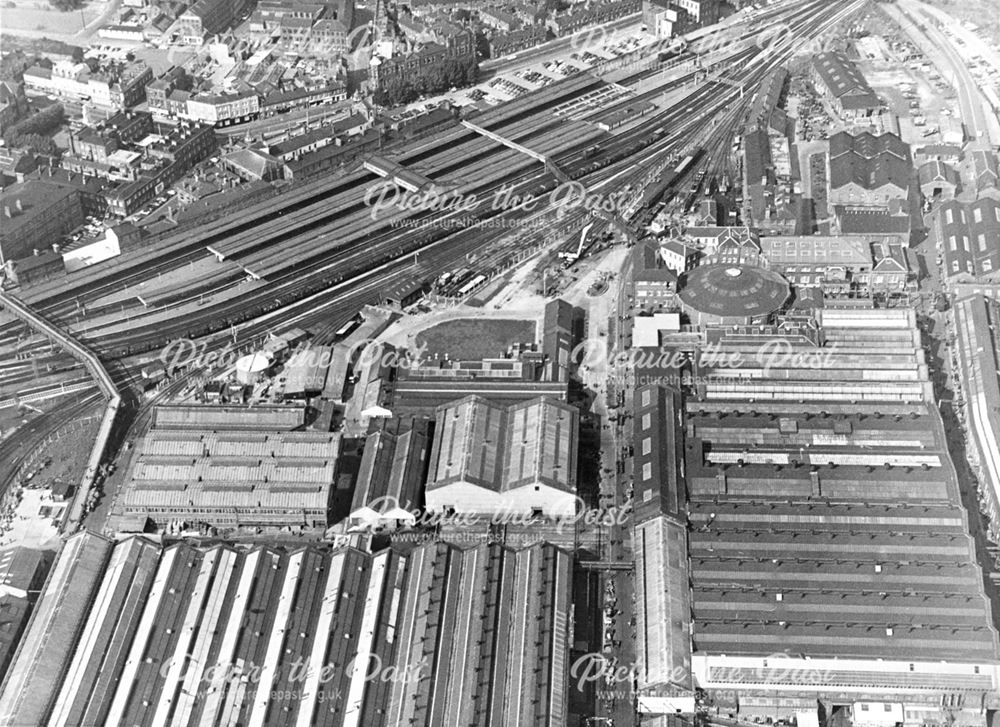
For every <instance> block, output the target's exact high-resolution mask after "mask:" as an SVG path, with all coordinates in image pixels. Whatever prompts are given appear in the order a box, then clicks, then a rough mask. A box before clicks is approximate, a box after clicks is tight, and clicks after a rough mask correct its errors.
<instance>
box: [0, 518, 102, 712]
mask: <svg viewBox="0 0 1000 727" xmlns="http://www.w3.org/2000/svg"><path fill="white" fill-rule="evenodd" d="M111 547H112V544H111V541H109V540H108V539H107V538H103V537H101V536H100V535H96V534H94V533H91V532H87V531H84V532H81V533H78V534H77V535H74V536H72V537H71V538H69V539H68V540H67V541H66V542H65V543H64V544H63V547H62V550H61V551H60V553H59V557H58V558H57V559H56V562H55V564H53V566H52V572H51V573H50V574H49V578H48V580H47V581H46V583H45V590H44V591H43V592H42V594H41V597H40V598H39V601H38V603H37V604H36V605H35V612H34V613H33V614H32V618H31V622H30V623H29V624H28V629H27V631H26V632H25V634H24V638H22V639H21V643H20V645H19V647H18V650H17V654H16V655H15V657H14V661H13V663H12V664H11V667H10V670H9V671H8V672H7V675H6V677H5V679H4V681H3V687H2V689H0V725H9V726H10V727H21V725H37V724H45V721H46V720H47V719H48V716H49V714H50V713H51V712H52V708H53V706H54V704H55V701H56V698H57V697H58V695H59V685H60V683H61V682H62V680H63V679H64V678H65V675H66V672H67V670H68V669H69V668H70V666H71V665H72V661H73V656H74V653H73V652H74V648H73V647H74V645H75V643H76V640H77V638H78V637H79V634H80V631H81V629H83V627H84V625H85V624H86V622H87V614H88V611H89V610H90V607H91V604H92V603H93V602H94V599H95V598H96V597H97V594H98V586H99V584H100V582H101V574H102V573H103V571H104V568H105V564H106V563H107V560H108V557H109V556H110V554H111Z"/></svg>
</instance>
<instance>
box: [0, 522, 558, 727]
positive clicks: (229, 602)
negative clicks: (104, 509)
mask: <svg viewBox="0 0 1000 727" xmlns="http://www.w3.org/2000/svg"><path fill="white" fill-rule="evenodd" d="M570 579H571V560H570V556H569V555H568V554H567V553H565V552H563V551H561V550H559V549H557V548H555V547H553V546H551V545H536V546H533V547H530V548H526V549H523V550H520V551H514V550H511V549H508V548H505V547H503V546H500V545H496V544H493V545H486V544H484V545H480V546H475V547H472V548H470V549H466V550H460V549H457V548H455V547H453V546H450V545H447V544H444V543H441V542H432V543H428V544H425V545H422V546H419V547H416V548H414V549H411V550H408V551H406V552H404V551H397V550H386V551H382V552H380V553H377V554H375V555H371V554H368V553H364V552H361V551H359V550H356V549H353V548H340V549H335V550H329V549H320V548H313V547H310V548H301V549H298V550H294V551H285V550H280V549H277V548H272V547H261V546H258V547H233V546H225V545H216V546H214V547H193V546H191V545H188V544H185V543H178V544H175V545H171V546H169V547H166V548H161V546H160V545H158V544H156V543H154V542H152V541H151V540H148V539H145V538H143V537H133V538H130V539H127V540H123V541H120V542H118V543H117V544H115V543H113V542H111V541H109V540H107V539H106V538H103V537H101V536H99V535H96V534H93V533H90V532H82V533H80V534H77V535H75V536H73V537H71V538H70V539H69V540H68V541H67V542H66V543H65V545H64V547H63V550H62V552H61V553H60V555H59V557H58V560H57V562H56V564H55V565H54V566H53V569H52V573H51V575H50V577H49V579H48V581H47V583H46V585H45V588H44V591H43V593H42V596H41V598H40V600H39V603H38V605H37V608H36V609H35V612H34V615H33V618H32V620H31V622H30V623H29V625H28V627H27V631H26V634H25V637H24V639H23V641H22V645H21V648H20V650H19V651H18V652H17V654H16V656H15V658H14V661H13V664H12V666H11V668H10V670H9V671H8V674H7V677H6V679H5V681H4V684H3V688H2V692H0V724H3V725H11V726H14V725H17V726H20V725H26V724H31V725H51V726H52V727H56V726H57V725H58V726H66V727H70V726H72V727H80V726H82V725H93V726H94V727H100V726H101V725H130V726H133V725H134V726H141V725H148V726H150V727H165V726H167V725H222V724H225V725H236V724H238V725H247V726H251V725H257V726H262V725H267V726H268V727H277V726H279V725H281V726H289V727H290V726H292V725H296V726H303V727H304V726H305V725H324V726H330V727H334V726H336V727H345V726H360V725H427V726H428V727H430V726H432V725H442V724H475V725H484V726H488V725H502V726H503V727H511V726H514V727H516V726H518V725H525V726H527V725H531V726H532V727H534V726H536V725H556V724H564V723H565V719H566V711H567V704H566V699H567V694H568V687H567V680H566V673H567V671H568V664H567V654H568V649H569V638H570V636H569V634H570V628H571V623H570V619H569V616H568V614H569V613H570V612H571V609H570V607H569V599H570V588H571V582H570Z"/></svg>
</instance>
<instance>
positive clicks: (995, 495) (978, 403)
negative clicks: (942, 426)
mask: <svg viewBox="0 0 1000 727" xmlns="http://www.w3.org/2000/svg"><path fill="white" fill-rule="evenodd" d="M954 311H955V314H954V315H955V331H956V333H957V336H956V346H955V352H956V353H957V355H958V366H957V367H956V368H955V371H956V372H957V373H958V375H959V385H960V387H961V389H962V394H963V398H964V400H965V417H966V423H967V425H968V428H969V435H970V436H969V440H970V441H969V445H971V446H969V447H968V452H969V454H970V457H971V459H972V460H973V463H974V466H975V468H976V473H977V475H978V476H979V482H980V490H979V507H980V510H981V511H982V512H984V513H985V514H986V515H987V517H989V520H990V533H991V535H992V537H993V538H996V537H997V534H998V533H1000V302H998V301H995V300H990V299H989V298H986V297H984V296H982V295H974V296H971V297H968V298H965V299H963V300H959V301H957V302H956V303H955V307H954Z"/></svg>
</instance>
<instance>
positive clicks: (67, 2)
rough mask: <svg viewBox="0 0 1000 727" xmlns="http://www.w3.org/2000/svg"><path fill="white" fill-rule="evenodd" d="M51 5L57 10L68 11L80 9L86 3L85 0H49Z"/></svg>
mask: <svg viewBox="0 0 1000 727" xmlns="http://www.w3.org/2000/svg"><path fill="white" fill-rule="evenodd" d="M49 5H51V6H52V7H54V8H55V9H56V10H61V11H62V12H64V13H66V12H69V11H70V10H79V9H80V8H82V7H83V5H84V0H49Z"/></svg>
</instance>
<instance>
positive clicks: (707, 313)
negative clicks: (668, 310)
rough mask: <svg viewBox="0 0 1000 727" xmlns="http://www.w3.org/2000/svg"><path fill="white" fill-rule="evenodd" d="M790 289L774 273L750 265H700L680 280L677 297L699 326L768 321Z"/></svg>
mask: <svg viewBox="0 0 1000 727" xmlns="http://www.w3.org/2000/svg"><path fill="white" fill-rule="evenodd" d="M790 293H791V290H790V288H789V286H788V283H787V282H786V281H785V279H784V278H782V277H781V276H780V275H778V274H777V273H774V272H771V271H769V270H767V269H765V268H762V267H756V266H751V265H727V264H714V265H702V266H699V267H697V268H695V269H694V270H691V271H689V272H687V273H685V274H684V275H683V276H682V277H681V284H680V292H679V294H678V297H679V298H680V300H681V303H682V305H683V307H684V310H685V311H686V312H687V313H688V315H689V316H691V319H692V321H693V322H696V323H698V324H700V325H704V324H713V323H720V324H723V325H732V324H736V323H756V322H762V321H765V320H767V319H768V318H769V317H770V316H771V315H772V314H773V313H775V312H776V311H778V310H780V309H781V307H782V306H783V305H784V304H785V302H786V301H787V300H788V298H789V295H790Z"/></svg>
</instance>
